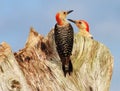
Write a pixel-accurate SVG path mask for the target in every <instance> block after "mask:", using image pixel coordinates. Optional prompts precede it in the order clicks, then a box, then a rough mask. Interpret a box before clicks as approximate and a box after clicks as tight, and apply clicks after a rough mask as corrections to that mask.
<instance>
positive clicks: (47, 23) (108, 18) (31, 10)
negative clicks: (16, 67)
mask: <svg viewBox="0 0 120 91" xmlns="http://www.w3.org/2000/svg"><path fill="white" fill-rule="evenodd" d="M71 9H72V10H74V12H73V13H71V14H70V15H69V16H68V18H71V19H85V20H86V21H88V23H89V25H90V32H91V34H92V35H93V36H94V39H95V40H97V41H99V42H101V43H103V44H104V45H106V46H107V47H108V48H109V49H110V50H111V53H112V54H113V56H114V59H115V61H114V73H113V77H112V82H111V90H110V91H120V52H119V51H120V48H119V47H120V37H119V36H120V28H119V27H120V0H101V1H100V0H99V1H98V0H92V1H90V0H79V1H78V0H77V1H76V0H0V43H1V42H3V41H6V42H7V43H8V44H10V45H11V47H12V49H13V51H18V50H19V49H22V48H23V47H24V45H25V43H26V40H27V37H28V34H29V29H30V27H31V26H33V27H34V28H35V29H36V31H37V32H39V33H41V34H43V35H47V33H48V32H49V31H50V29H51V28H52V27H53V26H54V25H55V23H56V21H55V14H56V12H58V11H60V10H71ZM72 25H73V27H74V30H75V32H77V28H76V27H75V25H74V24H72Z"/></svg>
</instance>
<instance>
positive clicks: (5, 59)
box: [0, 28, 113, 91]
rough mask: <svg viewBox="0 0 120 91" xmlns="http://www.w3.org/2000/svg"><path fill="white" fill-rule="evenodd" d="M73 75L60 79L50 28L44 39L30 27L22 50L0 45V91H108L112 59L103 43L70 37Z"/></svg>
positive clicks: (59, 66) (77, 35) (76, 36)
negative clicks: (14, 50)
mask: <svg viewBox="0 0 120 91" xmlns="http://www.w3.org/2000/svg"><path fill="white" fill-rule="evenodd" d="M71 59H72V63H73V69H74V70H73V73H72V74H71V75H70V76H69V75H68V74H67V76H66V77H64V74H63V72H62V68H61V62H60V59H59V56H58V54H57V51H56V45H55V42H54V31H53V29H52V30H51V31H50V32H49V33H48V35H47V36H46V37H43V36H42V35H40V34H38V33H37V32H36V31H35V30H34V29H33V28H31V30H30V33H29V37H28V40H27V42H26V44H25V47H24V48H23V49H21V50H19V51H18V52H16V53H14V54H13V52H12V51H11V48H10V46H9V45H8V44H7V43H5V42H3V43H2V44H1V45H0V91H109V88H110V81H111V77H112V72H113V57H112V55H111V53H110V51H109V49H108V48H107V47H106V46H104V45H103V44H101V43H99V42H98V41H95V40H93V39H90V38H86V37H83V36H81V35H79V34H75V35H74V46H73V52H72V55H71Z"/></svg>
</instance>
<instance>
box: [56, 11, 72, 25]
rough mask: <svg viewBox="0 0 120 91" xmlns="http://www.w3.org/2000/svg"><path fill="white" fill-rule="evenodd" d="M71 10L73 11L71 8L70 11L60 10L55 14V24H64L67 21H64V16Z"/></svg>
mask: <svg viewBox="0 0 120 91" xmlns="http://www.w3.org/2000/svg"><path fill="white" fill-rule="evenodd" d="M71 12H73V10H70V11H60V12H58V13H57V14H56V21H57V24H58V25H60V26H62V25H65V24H66V23H67V22H66V17H67V15H68V14H70V13H71Z"/></svg>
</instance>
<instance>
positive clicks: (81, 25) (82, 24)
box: [68, 19, 93, 39]
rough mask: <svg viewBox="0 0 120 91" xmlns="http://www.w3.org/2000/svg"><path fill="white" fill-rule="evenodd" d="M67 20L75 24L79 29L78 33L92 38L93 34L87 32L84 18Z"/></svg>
mask: <svg viewBox="0 0 120 91" xmlns="http://www.w3.org/2000/svg"><path fill="white" fill-rule="evenodd" d="M68 20H69V21H71V22H73V23H75V24H76V26H77V27H78V29H79V30H80V32H79V33H80V35H82V36H85V37H88V38H91V39H93V36H92V35H91V34H90V33H89V25H88V23H87V22H86V21H85V20H72V19H68Z"/></svg>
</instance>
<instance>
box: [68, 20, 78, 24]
mask: <svg viewBox="0 0 120 91" xmlns="http://www.w3.org/2000/svg"><path fill="white" fill-rule="evenodd" d="M68 20H69V21H71V22H73V23H76V21H75V20H72V19H68Z"/></svg>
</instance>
